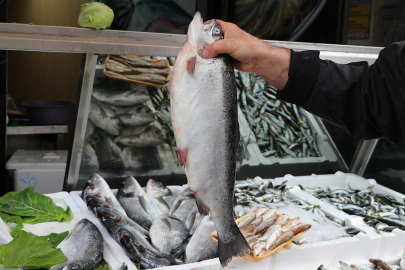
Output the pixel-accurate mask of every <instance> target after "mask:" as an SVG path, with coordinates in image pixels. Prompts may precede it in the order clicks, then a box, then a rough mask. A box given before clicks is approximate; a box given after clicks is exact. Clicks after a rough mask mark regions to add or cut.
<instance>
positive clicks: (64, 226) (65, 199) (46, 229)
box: [23, 192, 122, 270]
mask: <svg viewBox="0 0 405 270" xmlns="http://www.w3.org/2000/svg"><path fill="white" fill-rule="evenodd" d="M46 196H48V197H50V198H51V199H52V200H53V201H54V203H55V204H56V205H58V206H60V207H62V208H64V209H65V210H66V209H67V207H69V208H70V214H71V216H72V220H70V221H64V222H57V221H50V222H43V223H38V224H26V223H24V227H23V230H25V231H27V232H31V233H33V234H35V235H38V236H42V235H48V234H50V233H62V232H65V231H69V232H70V231H71V230H72V229H73V227H74V226H75V225H76V223H77V222H79V221H80V220H81V219H82V218H85V217H84V216H83V214H82V212H81V211H80V210H79V208H78V207H77V205H76V203H75V202H74V201H73V199H72V197H71V196H70V195H69V193H67V192H58V193H52V194H46ZM95 225H96V226H97V224H95ZM103 237H104V235H103ZM104 240H105V238H104ZM103 255H104V260H105V261H106V263H107V264H108V267H109V269H110V270H112V269H115V268H116V267H117V266H119V265H120V263H122V261H120V260H119V258H118V259H117V258H115V257H114V256H112V255H111V253H110V251H109V250H108V246H107V245H106V243H105V241H104V254H103Z"/></svg>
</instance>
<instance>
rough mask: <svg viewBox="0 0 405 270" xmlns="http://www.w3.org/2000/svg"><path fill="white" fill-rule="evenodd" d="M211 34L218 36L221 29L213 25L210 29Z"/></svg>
mask: <svg viewBox="0 0 405 270" xmlns="http://www.w3.org/2000/svg"><path fill="white" fill-rule="evenodd" d="M212 35H213V36H214V37H220V36H221V29H219V28H218V27H214V29H213V30H212Z"/></svg>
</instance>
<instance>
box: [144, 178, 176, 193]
mask: <svg viewBox="0 0 405 270" xmlns="http://www.w3.org/2000/svg"><path fill="white" fill-rule="evenodd" d="M146 188H149V191H150V192H152V194H153V195H154V196H155V197H162V196H169V195H172V192H171V191H170V189H168V188H167V187H165V186H164V185H163V184H162V182H159V181H156V180H153V179H149V181H148V184H147V187H146Z"/></svg>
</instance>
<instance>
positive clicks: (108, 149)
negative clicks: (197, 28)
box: [69, 55, 347, 189]
mask: <svg viewBox="0 0 405 270" xmlns="http://www.w3.org/2000/svg"><path fill="white" fill-rule="evenodd" d="M175 61H176V58H175V57H159V56H157V57H154V56H151V57H137V56H130V55H121V56H111V57H110V56H109V55H107V56H99V57H98V60H97V64H96V65H95V66H93V67H94V70H88V72H89V73H91V74H94V75H93V78H92V84H91V86H90V87H89V91H88V93H87V95H86V96H84V98H83V99H82V98H81V99H80V101H79V107H81V109H82V111H83V112H85V111H88V116H87V117H86V116H85V115H83V117H77V119H78V122H77V123H76V125H81V126H82V130H78V129H76V130H75V136H74V143H73V145H74V146H73V149H72V153H71V155H70V159H71V160H70V163H71V164H73V163H75V164H77V165H76V166H75V167H74V168H73V169H71V168H70V170H69V175H71V177H72V178H74V179H75V182H76V178H77V182H76V183H75V185H74V187H75V188H79V189H80V188H82V187H83V186H84V185H85V181H86V179H87V177H88V176H89V175H91V174H92V173H93V172H98V173H100V174H101V175H102V176H103V177H105V178H106V179H107V181H108V182H109V184H110V185H112V186H113V187H118V186H119V184H120V182H121V181H122V180H123V179H124V178H125V177H126V176H127V175H133V176H135V177H137V179H138V180H139V181H140V182H142V183H146V181H147V180H148V179H149V178H154V179H158V180H159V181H162V182H164V183H170V184H184V183H186V177H185V173H184V170H183V168H182V167H181V166H180V163H179V160H178V154H177V146H176V140H175V137H174V132H173V127H172V120H171V110H170V90H171V84H170V82H169V80H167V78H169V77H170V76H171V72H172V67H173V65H174V63H175ZM140 72H143V73H140ZM148 72H150V73H148ZM235 73H236V75H237V76H236V78H237V89H238V105H239V106H238V111H239V112H238V122H239V131H240V135H241V136H240V142H239V147H238V152H237V160H236V162H237V179H244V178H246V177H251V176H252V174H253V173H256V174H260V175H262V176H263V177H276V176H282V175H284V174H287V173H289V172H294V173H295V174H296V175H306V174H310V173H331V172H335V171H347V166H346V164H345V162H344V161H343V160H342V158H341V156H340V154H339V152H338V150H337V148H336V147H335V145H334V143H333V140H332V138H331V137H330V136H329V134H328V132H327V130H326V128H325V127H324V126H323V124H322V121H320V120H319V119H318V118H317V117H315V116H313V115H311V114H310V113H308V112H306V111H304V110H302V109H298V108H297V107H296V106H295V105H291V104H288V103H285V102H281V101H277V100H276V99H275V91H276V90H275V89H274V87H273V86H271V85H269V84H267V83H266V82H265V81H264V80H263V79H261V78H260V77H258V76H256V75H254V74H249V73H243V72H239V71H235ZM131 74H138V75H137V80H131V79H129V78H130V77H128V76H132V75H131ZM142 74H143V75H145V76H143V75H142ZM164 74H166V75H164ZM141 75H142V76H141ZM165 76H166V77H165ZM124 77H125V78H124ZM163 77H165V78H166V79H164V78H163ZM158 79H160V80H161V81H159V80H158ZM83 134H84V135H83ZM75 146H77V147H80V148H79V149H82V151H80V150H79V151H76V150H75V149H76V147H75ZM270 168H271V169H270Z"/></svg>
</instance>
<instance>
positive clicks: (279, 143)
mask: <svg viewBox="0 0 405 270" xmlns="http://www.w3.org/2000/svg"><path fill="white" fill-rule="evenodd" d="M235 74H236V82H237V88H238V103H239V106H240V108H241V110H242V112H243V114H244V115H245V117H246V119H247V122H248V124H249V126H250V128H251V130H252V131H253V133H254V134H255V136H256V140H257V144H258V146H259V148H260V151H261V153H262V155H263V156H264V157H275V158H306V157H318V156H321V154H320V152H319V150H318V147H317V143H316V134H312V131H311V128H310V126H309V124H308V120H307V118H306V117H305V116H303V115H301V114H300V112H299V110H298V108H297V106H296V105H294V104H289V103H286V102H283V101H280V100H277V99H276V94H277V89H276V88H275V87H273V86H272V85H270V84H269V83H267V82H266V81H265V80H263V79H262V78H261V77H259V76H257V75H254V74H251V73H244V72H240V71H236V73H235Z"/></svg>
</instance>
